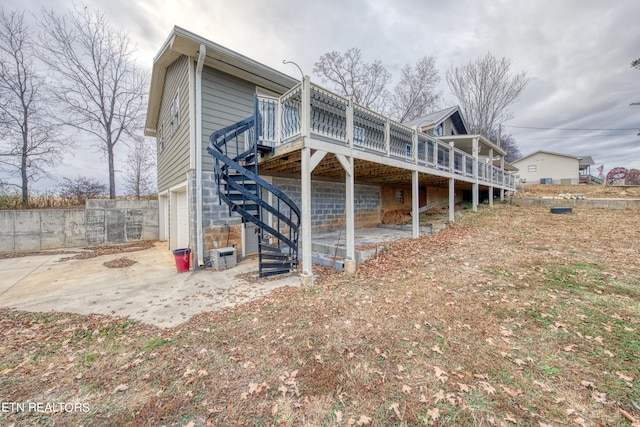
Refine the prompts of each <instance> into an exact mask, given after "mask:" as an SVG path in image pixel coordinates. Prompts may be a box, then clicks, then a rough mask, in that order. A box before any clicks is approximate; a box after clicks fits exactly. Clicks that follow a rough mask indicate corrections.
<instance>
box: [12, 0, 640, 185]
mask: <svg viewBox="0 0 640 427" xmlns="http://www.w3.org/2000/svg"><path fill="white" fill-rule="evenodd" d="M3 4H4V8H5V9H24V8H26V10H28V11H29V12H33V13H39V11H40V10H41V8H42V7H47V8H54V9H56V10H58V11H62V10H64V9H65V8H67V7H70V6H71V4H70V2H68V1H60V0H46V1H45V0H5V1H4V2H3ZM85 4H86V5H87V6H89V7H91V8H99V9H101V10H102V11H104V12H105V14H106V16H107V17H108V18H109V19H110V20H111V22H112V23H113V24H114V25H120V26H123V27H124V28H126V29H127V30H128V31H129V34H130V36H131V38H132V40H133V41H134V42H135V43H136V44H137V47H138V56H137V59H138V61H139V64H140V65H141V66H144V67H147V68H150V67H151V64H152V60H153V57H154V56H155V54H156V53H157V51H158V49H159V48H160V46H161V45H162V43H163V42H164V41H165V39H166V38H167V36H168V34H169V32H170V31H171V29H172V27H173V26H174V25H178V26H180V27H183V28H185V29H188V30H190V31H192V32H194V33H196V34H199V35H201V36H203V37H205V38H207V39H209V40H212V41H214V42H216V43H219V44H221V45H223V46H226V47H228V48H230V49H233V50H235V51H237V52H239V53H242V54H244V55H246V56H249V57H251V58H253V59H255V60H258V61H259V62H262V63H264V64H265V65H268V66H270V67H273V68H276V69H278V70H280V71H282V72H285V73H287V74H290V75H291V76H294V77H296V78H298V75H299V72H298V70H297V69H296V68H295V67H294V66H292V65H284V64H282V60H283V59H287V60H290V61H295V62H296V63H297V64H299V65H300V67H301V68H302V69H303V71H304V73H305V74H308V75H311V76H312V80H314V77H313V75H312V70H313V64H314V62H315V61H316V60H317V59H318V58H319V57H320V56H321V55H322V54H323V53H325V52H328V51H332V50H337V51H339V52H344V51H345V50H347V49H349V48H351V47H358V48H360V49H361V51H362V54H363V56H364V58H365V59H366V60H367V61H373V60H375V59H381V60H382V62H383V64H384V65H385V66H386V67H387V68H388V69H389V71H391V72H392V73H393V75H394V77H396V78H397V77H398V76H399V74H400V72H399V71H400V69H401V68H402V66H404V65H405V64H407V63H414V62H415V61H416V60H417V59H419V58H421V57H423V56H425V55H433V56H435V58H436V65H437V67H438V68H439V70H440V72H441V78H442V83H441V89H442V91H443V94H444V97H445V100H446V101H447V102H448V103H449V104H455V103H456V100H455V98H453V96H452V95H451V94H450V93H449V90H448V88H447V85H446V82H445V80H444V73H445V71H446V70H447V69H449V68H450V67H452V66H453V67H455V66H459V65H463V64H466V63H468V62H469V61H473V60H475V59H477V58H478V57H481V56H484V55H485V54H486V53H487V52H491V53H492V54H493V55H494V56H496V57H503V56H506V57H508V58H510V59H511V60H512V70H513V72H520V71H526V72H527V76H528V77H529V79H530V83H529V85H528V86H527V88H526V89H525V91H524V93H523V96H522V97H521V99H520V101H519V102H518V103H517V104H514V105H513V106H512V108H511V110H512V111H513V113H514V118H513V119H511V120H510V121H509V122H506V123H504V126H505V128H504V129H505V131H506V132H507V133H512V134H513V136H514V137H515V138H516V140H517V141H518V143H519V146H520V150H521V151H522V153H523V154H524V155H527V154H530V153H532V152H534V151H536V150H548V151H555V152H560V153H565V154H571V155H590V156H592V157H593V159H594V161H595V162H596V166H599V165H601V164H604V166H605V172H606V171H608V170H609V169H611V168H613V167H615V166H624V167H627V168H631V167H634V168H640V136H637V133H638V131H637V129H638V128H640V106H635V107H632V106H630V105H629V104H630V103H632V102H640V70H634V69H632V68H631V67H630V66H629V64H630V62H631V61H632V60H634V59H636V58H640V43H639V42H640V33H638V31H637V19H638V16H640V2H638V1H637V0H616V1H613V2H612V1H609V0H528V1H524V0H523V1H506V0H482V1H480V0H450V1H447V2H443V1H436V0H393V1H383V0H326V1H324V0H316V1H304V0H272V1H269V0H232V1H228V0H208V1H197V0H180V1H175V0H135V1H131V0H88V1H87V2H86V3H85ZM315 80H316V81H319V79H318V78H315ZM121 148H123V147H121ZM85 154H86V153H85ZM85 154H83V153H80V154H79V155H77V156H76V157H75V158H74V159H68V160H67V163H66V165H65V166H63V167H61V168H60V170H59V171H57V173H58V174H59V175H64V174H66V175H67V176H69V175H71V176H75V175H77V173H76V171H79V172H80V174H84V175H91V174H93V175H95V176H97V177H99V178H104V179H105V180H106V165H105V167H104V169H105V172H104V174H102V175H100V173H101V171H100V170H99V169H97V168H96V167H95V165H90V163H91V162H87V161H86V158H87V157H86V155H85ZM593 172H594V174H595V170H593Z"/></svg>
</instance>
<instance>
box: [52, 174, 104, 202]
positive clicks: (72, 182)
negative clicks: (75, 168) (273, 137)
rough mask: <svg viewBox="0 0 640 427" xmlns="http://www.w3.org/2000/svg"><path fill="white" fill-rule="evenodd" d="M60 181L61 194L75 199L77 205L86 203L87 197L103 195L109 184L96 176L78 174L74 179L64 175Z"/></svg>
mask: <svg viewBox="0 0 640 427" xmlns="http://www.w3.org/2000/svg"><path fill="white" fill-rule="evenodd" d="M62 179H63V182H61V183H60V186H61V189H60V195H61V196H62V197H66V198H68V199H72V200H74V201H75V203H76V204H77V205H84V204H85V202H86V201H87V199H93V198H96V197H101V196H103V195H104V194H105V193H106V191H107V186H106V185H105V184H103V183H102V182H100V181H98V180H97V179H96V178H88V177H86V176H77V177H75V178H74V179H71V178H67V177H63V178H62Z"/></svg>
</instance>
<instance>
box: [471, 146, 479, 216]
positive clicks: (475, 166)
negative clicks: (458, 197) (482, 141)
mask: <svg viewBox="0 0 640 427" xmlns="http://www.w3.org/2000/svg"><path fill="white" fill-rule="evenodd" d="M472 152H473V162H474V163H473V178H474V180H473V185H472V190H471V192H472V199H473V201H472V208H473V211H474V212H478V198H479V197H478V137H475V138H473V149H472Z"/></svg>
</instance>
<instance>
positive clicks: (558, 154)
mask: <svg viewBox="0 0 640 427" xmlns="http://www.w3.org/2000/svg"><path fill="white" fill-rule="evenodd" d="M536 154H549V155H551V156H560V157H568V158H570V159H576V160H578V161H580V160H581V159H583V158H584V157H579V156H572V155H570V154H562V153H554V152H553V151H545V150H538V151H536V152H533V153H531V154H528V155H526V156H524V157H520V158H519V159H518V160H514V161H513V162H511V163H513V164H515V163H518V162H521V161H523V160H525V159H528V158H529V157H532V156H535V155H536ZM591 161H593V160H591Z"/></svg>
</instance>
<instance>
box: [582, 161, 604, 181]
mask: <svg viewBox="0 0 640 427" xmlns="http://www.w3.org/2000/svg"><path fill="white" fill-rule="evenodd" d="M595 164H596V163H595V162H594V161H593V158H592V157H591V156H584V157H581V158H580V159H579V161H578V169H579V170H580V172H579V173H580V182H582V183H584V184H589V183H591V182H594V181H595V182H597V183H602V179H601V178H600V177H597V176H593V175H591V166H593V165H595Z"/></svg>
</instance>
